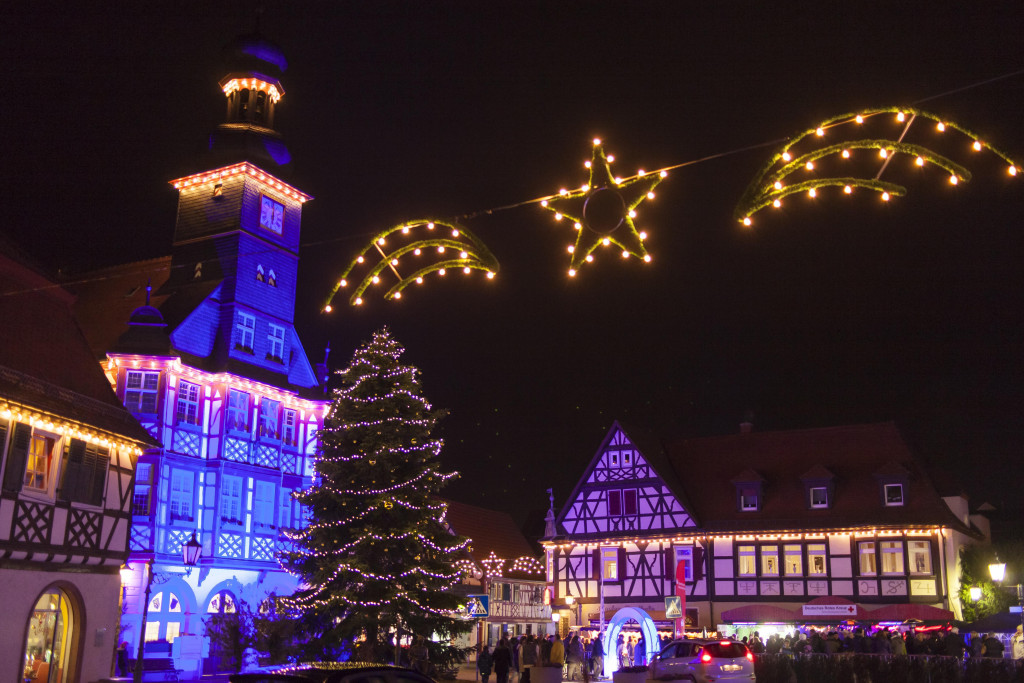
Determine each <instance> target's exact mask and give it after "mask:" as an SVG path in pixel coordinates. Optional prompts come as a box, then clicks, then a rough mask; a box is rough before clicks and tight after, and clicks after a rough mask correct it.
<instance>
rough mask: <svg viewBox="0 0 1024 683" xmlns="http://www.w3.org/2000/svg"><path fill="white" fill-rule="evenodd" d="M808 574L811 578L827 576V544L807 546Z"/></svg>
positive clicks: (809, 544)
mask: <svg viewBox="0 0 1024 683" xmlns="http://www.w3.org/2000/svg"><path fill="white" fill-rule="evenodd" d="M807 573H808V574H810V575H811V576H823V575H824V574H825V544H824V543H808V544H807Z"/></svg>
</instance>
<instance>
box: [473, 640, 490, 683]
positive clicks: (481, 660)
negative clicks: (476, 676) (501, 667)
mask: <svg viewBox="0 0 1024 683" xmlns="http://www.w3.org/2000/svg"><path fill="white" fill-rule="evenodd" d="M492 668H494V658H493V657H492V656H491V648H490V646H489V645H484V649H482V650H480V654H479V655H478V656H477V658H476V670H477V671H479V672H480V681H481V683H487V679H488V678H490V677H491V669H492Z"/></svg>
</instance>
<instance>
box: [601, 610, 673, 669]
mask: <svg viewBox="0 0 1024 683" xmlns="http://www.w3.org/2000/svg"><path fill="white" fill-rule="evenodd" d="M630 619H632V620H634V621H636V623H638V624H640V632H641V633H642V634H643V636H644V648H645V649H646V650H647V657H646V658H645V659H644V661H647V662H649V661H651V657H653V656H654V654H655V653H656V652H658V651H660V649H661V640H660V639H659V638H658V629H656V628H655V627H654V620H653V619H651V617H650V615H649V614H647V612H645V611H644V610H642V609H640V608H639V607H623V608H622V609H620V610H619V611H618V612H616V613H615V616H614V617H612V620H611V622H610V623H609V624H608V628H607V629H606V630H605V632H604V643H603V645H604V675H605V676H606V677H608V678H611V676H612V673H613V672H614V671H616V670H618V668H619V651H618V642H617V641H618V639H619V633H621V632H622V626H623V624H625V623H626V622H627V621H629V620H630Z"/></svg>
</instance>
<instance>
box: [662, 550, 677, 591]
mask: <svg viewBox="0 0 1024 683" xmlns="http://www.w3.org/2000/svg"><path fill="white" fill-rule="evenodd" d="M664 553H665V578H666V579H667V580H669V581H671V582H673V583H675V580H676V549H675V548H673V547H672V546H669V547H667V548H665V550H664Z"/></svg>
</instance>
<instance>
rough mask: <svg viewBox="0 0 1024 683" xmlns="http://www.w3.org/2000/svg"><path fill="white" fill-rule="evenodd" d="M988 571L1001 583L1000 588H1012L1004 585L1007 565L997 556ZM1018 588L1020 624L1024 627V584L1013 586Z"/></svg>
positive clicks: (994, 579)
mask: <svg viewBox="0 0 1024 683" xmlns="http://www.w3.org/2000/svg"><path fill="white" fill-rule="evenodd" d="M988 573H989V574H990V575H991V576H992V580H993V581H995V582H996V583H998V584H999V587H1000V588H1010V587H1011V586H1003V579H1004V578H1006V565H1005V564H1004V563H1002V562H1000V561H999V558H998V557H997V558H996V561H995V562H993V563H992V564H990V565H989V566H988ZM1012 587H1013V588H1015V589H1016V590H1017V605H1018V606H1019V607H1020V624H1021V626H1022V627H1024V585H1021V584H1019V583H1018V584H1017V585H1016V586H1012Z"/></svg>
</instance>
